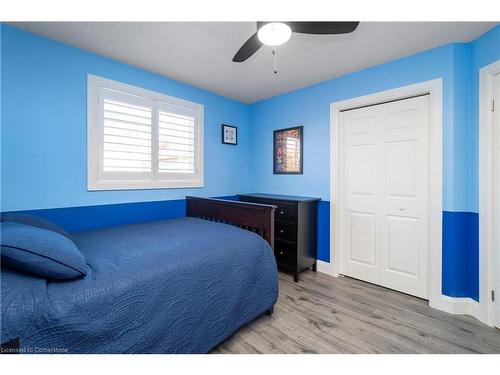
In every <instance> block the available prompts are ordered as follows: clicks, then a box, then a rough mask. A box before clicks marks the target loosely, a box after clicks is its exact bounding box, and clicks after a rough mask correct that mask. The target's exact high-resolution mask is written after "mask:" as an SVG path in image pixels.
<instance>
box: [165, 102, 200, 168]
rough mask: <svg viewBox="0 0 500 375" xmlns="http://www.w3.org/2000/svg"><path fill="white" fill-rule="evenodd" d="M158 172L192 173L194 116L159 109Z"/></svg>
mask: <svg viewBox="0 0 500 375" xmlns="http://www.w3.org/2000/svg"><path fill="white" fill-rule="evenodd" d="M158 115H159V120H158V129H159V130H158V150H159V154H158V158H159V160H158V163H159V166H158V169H159V172H160V173H194V160H195V158H194V157H195V155H194V118H193V117H189V116H182V115H176V114H175V113H172V112H165V111H161V110H160V111H159V113H158Z"/></svg>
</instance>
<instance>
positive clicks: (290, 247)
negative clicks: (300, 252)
mask: <svg viewBox="0 0 500 375" xmlns="http://www.w3.org/2000/svg"><path fill="white" fill-rule="evenodd" d="M274 255H275V257H276V262H278V263H281V264H286V265H289V266H295V265H296V264H297V245H296V244H294V243H290V242H286V241H280V240H276V241H274Z"/></svg>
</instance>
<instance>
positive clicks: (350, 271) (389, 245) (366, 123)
mask: <svg viewBox="0 0 500 375" xmlns="http://www.w3.org/2000/svg"><path fill="white" fill-rule="evenodd" d="M428 108H429V98H428V96H422V97H417V98H412V99H406V100H400V101H395V102H391V103H386V104H380V105H376V106H371V107H366V108H361V109H356V110H351V111H346V112H343V113H342V116H341V132H340V134H341V137H342V139H341V144H342V156H341V163H340V165H341V166H342V167H343V171H342V173H341V175H342V176H343V184H342V191H341V200H340V201H341V211H342V218H341V220H342V223H341V224H342V225H341V227H342V230H341V233H340V236H341V247H342V259H341V272H342V273H344V274H346V275H348V276H352V277H356V278H359V279H362V280H365V281H369V282H372V283H376V284H380V285H383V286H386V287H388V288H391V289H396V290H399V291H402V292H405V293H409V294H412V295H415V296H418V297H422V298H427V290H428V277H427V272H428V260H427V259H428V143H429V142H428V130H429V129H428V126H429V113H428Z"/></svg>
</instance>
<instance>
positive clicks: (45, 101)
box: [1, 24, 250, 211]
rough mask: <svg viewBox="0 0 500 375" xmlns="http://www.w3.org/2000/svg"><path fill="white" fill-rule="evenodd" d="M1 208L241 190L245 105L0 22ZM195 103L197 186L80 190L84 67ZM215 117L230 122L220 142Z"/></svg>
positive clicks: (245, 144)
mask: <svg viewBox="0 0 500 375" xmlns="http://www.w3.org/2000/svg"><path fill="white" fill-rule="evenodd" d="M1 29H2V33H1V38H2V46H1V50H2V67H1V75H2V81H1V89H2V92H3V94H4V95H3V96H2V99H1V100H2V102H1V107H2V114H1V118H2V129H1V131H2V144H1V145H2V147H1V148H2V150H1V158H2V181H1V189H2V200H1V209H2V211H12V210H24V209H37V208H53V207H71V206H89V205H99V204H110V203H122V202H139V201H159V200H167V199H178V198H184V196H186V195H198V196H211V195H231V194H234V193H235V191H246V190H247V186H248V182H249V177H250V176H249V174H248V173H246V170H245V168H242V166H245V165H249V161H250V151H249V150H250V136H249V134H250V133H249V132H250V116H249V107H248V106H247V105H246V104H242V103H239V102H237V101H234V100H229V99H227V98H224V97H221V96H218V95H215V94H212V93H210V92H207V91H203V90H201V89H197V88H194V87H192V86H189V85H186V84H183V83H179V82H177V81H174V80H171V79H168V78H165V77H162V76H159V75H156V74H152V73H149V72H146V71H144V70H141V69H137V68H134V67H132V66H128V65H124V64H121V63H118V62H116V61H113V60H110V59H107V58H104V57H101V56H98V55H96V54H93V53H89V52H85V51H82V50H80V49H77V48H73V47H70V46H67V45H64V44H61V43H58V42H55V41H51V40H49V39H46V38H43V37H39V36H36V35H34V34H31V33H27V32H24V31H21V30H18V29H16V28H13V27H10V26H7V25H4V24H2V25H1ZM88 73H90V74H95V75H98V76H102V77H105V78H109V79H113V80H117V81H121V82H125V83H128V84H132V85H136V86H139V87H142V88H146V89H150V90H154V91H158V92H161V93H165V94H168V95H173V96H176V97H180V98H183V99H187V100H191V101H194V102H196V103H200V104H203V105H204V107H205V187H204V188H201V189H163V190H162V189H158V190H128V191H98V192H88V191H87V189H86V187H87V182H86V178H87V177H86V176H87V165H86V160H87V155H86V153H87V146H86V134H87V117H86V111H87V81H86V80H87V74H88ZM222 123H229V124H235V125H237V126H238V131H239V134H238V136H239V139H238V147H234V146H230V145H223V144H221V140H220V134H221V133H220V126H221V124H222Z"/></svg>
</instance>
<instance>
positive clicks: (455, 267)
mask: <svg viewBox="0 0 500 375" xmlns="http://www.w3.org/2000/svg"><path fill="white" fill-rule="evenodd" d="M499 58H500V26H497V27H496V28H494V29H493V30H491V31H489V32H488V33H486V34H484V35H483V36H481V37H480V38H478V39H477V40H476V41H474V42H472V43H456V44H449V45H445V46H442V47H439V48H435V49H432V50H428V51H425V52H422V53H419V54H416V55H412V56H409V57H406V58H402V59H399V60H396V61H392V62H389V63H386V64H382V65H378V66H375V67H371V68H368V69H365V70H362V71H359V72H356V73H352V74H348V75H346V76H343V77H339V78H336V79H333V80H329V81H325V82H322V83H319V84H317V85H313V86H309V87H306V88H304V89H301V90H297V91H293V92H291V93H288V94H284V95H280V96H276V97H273V98H270V99H267V100H264V101H261V102H258V103H255V104H253V105H252V106H251V122H252V127H251V137H252V142H251V143H252V149H253V150H254V157H253V158H252V179H251V183H252V189H251V190H254V191H265V192H269V193H278V192H279V193H281V194H287V193H288V194H296V195H309V196H317V197H320V198H322V199H324V200H326V201H328V200H329V199H330V196H329V189H330V176H329V173H330V167H329V160H330V148H329V147H330V143H329V142H330V141H329V140H330V132H329V130H330V107H329V106H330V103H332V102H335V101H339V100H345V99H349V98H353V97H357V96H361V95H367V94H371V93H374V92H378V91H383V90H388V89H391V88H396V87H401V86H405V85H409V84H413V83H418V82H422V81H426V80H431V79H435V78H440V77H442V78H443V159H444V160H443V209H444V211H445V212H444V214H443V293H445V294H446V295H449V296H454V297H467V296H468V297H472V298H474V299H476V300H477V299H478V293H479V277H478V271H479V265H478V264H479V263H478V240H477V233H478V214H477V209H478V164H477V158H478V149H477V144H478V143H477V142H478V136H477V134H478V130H477V127H478V124H477V121H478V115H477V108H478V94H477V92H478V71H479V69H480V68H481V67H483V66H485V65H487V64H489V63H491V62H493V61H495V60H497V59H499ZM296 125H303V126H304V174H303V175H289V176H280V175H273V173H272V133H273V130H275V129H279V128H285V127H290V126H296ZM311 150H313V151H311ZM324 207H326V205H325V206H324ZM318 227H319V234H318V236H319V237H320V238H321V239H322V240H321V241H320V242H319V243H320V246H319V249H318V253H319V258H320V259H321V260H324V261H329V260H330V259H329V257H330V251H329V218H328V213H327V212H326V211H323V212H322V211H321V210H320V215H319V223H318Z"/></svg>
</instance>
